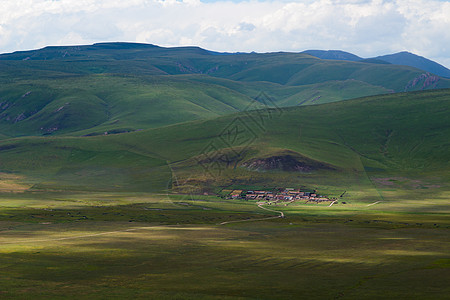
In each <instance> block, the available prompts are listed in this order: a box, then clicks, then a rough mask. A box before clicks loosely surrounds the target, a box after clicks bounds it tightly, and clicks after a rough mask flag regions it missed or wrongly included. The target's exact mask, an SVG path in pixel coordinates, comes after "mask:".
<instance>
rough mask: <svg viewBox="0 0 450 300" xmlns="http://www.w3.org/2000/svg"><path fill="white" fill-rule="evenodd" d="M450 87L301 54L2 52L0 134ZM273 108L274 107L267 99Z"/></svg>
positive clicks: (408, 72)
mask: <svg viewBox="0 0 450 300" xmlns="http://www.w3.org/2000/svg"><path fill="white" fill-rule="evenodd" d="M447 87H450V80H448V79H443V78H440V77H437V76H432V75H429V74H425V73H424V72H423V71H421V70H419V69H415V68H412V67H407V66H398V65H382V64H377V63H365V62H347V61H337V60H321V59H318V58H315V57H312V56H310V55H308V54H303V53H265V54H257V53H240V54H229V53H215V52H211V51H207V50H204V49H201V48H196V47H180V48H162V47H158V46H154V45H146V44H130V43H104V44H95V45H91V46H73V47H47V48H44V49H41V50H34V51H25V52H16V53H12V54H3V55H0V134H3V135H6V136H22V135H49V134H52V135H61V134H72V135H95V134H103V133H105V132H108V133H120V132H129V131H136V130H142V129H148V128H155V127H161V126H166V125H170V124H176V123H182V122H187V121H191V120H198V119H208V118H214V117H217V116H221V115H225V114H229V113H235V112H239V111H244V110H248V109H250V107H249V105H252V107H251V108H252V109H256V108H258V105H256V106H255V105H254V104H255V102H253V99H255V98H257V97H258V96H260V95H261V94H262V93H263V94H265V95H267V97H268V99H270V101H266V102H265V103H261V105H259V107H262V106H267V105H270V106H272V107H286V106H301V105H310V104H321V103H328V102H334V101H341V100H348V99H352V98H356V97H362V96H368V95H377V94H386V93H392V92H401V91H413V90H423V89H439V88H447ZM269 102H270V103H269Z"/></svg>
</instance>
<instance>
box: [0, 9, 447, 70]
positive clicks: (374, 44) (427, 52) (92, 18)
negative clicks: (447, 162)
mask: <svg viewBox="0 0 450 300" xmlns="http://www.w3.org/2000/svg"><path fill="white" fill-rule="evenodd" d="M0 2H1V3H0V53H6V52H13V51H17V50H30V49H37V48H42V47H45V46H49V45H54V46H58V45H80V44H92V43H96V42H116V41H122V42H141V43H150V44H156V45H159V46H200V47H202V48H205V49H208V50H214V51H223V52H251V51H256V52H274V51H291V52H301V51H304V50H307V49H323V50H330V49H332V50H344V51H348V52H351V53H354V54H356V55H359V56H361V57H374V56H378V55H383V54H390V53H395V52H399V51H409V52H413V53H415V54H418V55H421V56H425V57H427V58H429V59H432V60H435V61H437V62H438V63H441V64H443V65H445V66H446V67H448V68H450V0H446V1H442V0H392V1H388V0H317V1H312V0H280V1H274V0H270V1H269V0H227V1H223V0H0Z"/></svg>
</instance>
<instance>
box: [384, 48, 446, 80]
mask: <svg viewBox="0 0 450 300" xmlns="http://www.w3.org/2000/svg"><path fill="white" fill-rule="evenodd" d="M375 58H376V59H380V60H384V61H387V62H389V63H391V64H396V65H405V66H411V67H415V68H418V69H421V70H425V71H427V72H430V73H433V74H436V75H439V76H442V77H447V78H450V70H449V69H447V68H446V67H444V66H443V65H440V64H438V63H436V62H434V61H432V60H429V59H427V58H425V57H422V56H419V55H416V54H413V53H409V52H406V51H404V52H399V53H394V54H390V55H383V56H378V57H375Z"/></svg>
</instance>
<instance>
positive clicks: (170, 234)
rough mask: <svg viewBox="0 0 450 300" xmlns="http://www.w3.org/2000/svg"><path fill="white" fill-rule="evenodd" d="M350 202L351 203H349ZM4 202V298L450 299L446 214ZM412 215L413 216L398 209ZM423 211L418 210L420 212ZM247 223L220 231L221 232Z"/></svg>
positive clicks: (210, 202)
mask: <svg viewBox="0 0 450 300" xmlns="http://www.w3.org/2000/svg"><path fill="white" fill-rule="evenodd" d="M346 200H347V201H349V200H348V199H346ZM349 202H350V203H349V204H346V205H343V204H337V205H333V206H331V207H328V206H327V205H314V204H302V203H294V204H293V205H289V206H287V207H284V206H278V207H276V208H274V207H271V208H272V209H277V210H282V211H284V212H285V215H286V218H278V219H272V220H267V221H255V222H251V221H248V220H251V219H258V218H262V217H266V216H273V215H276V214H275V213H273V214H272V213H270V212H268V211H264V210H261V209H259V208H258V207H257V206H256V204H255V203H254V202H247V201H243V200H224V199H222V198H218V197H216V196H197V197H193V196H190V197H188V196H184V195H166V194H148V193H78V194H77V193H26V192H25V193H13V194H11V193H2V194H1V203H2V204H1V208H0V220H1V221H0V228H1V232H2V234H1V238H0V253H1V255H0V261H1V266H2V268H1V269H0V292H1V295H2V299H30V298H33V299H67V298H76V299H92V298H96V299H123V298H137V299H311V298H314V299H379V298H383V299H445V298H446V297H447V296H448V292H449V288H448V285H447V284H446V283H447V282H448V276H449V273H448V266H449V262H450V256H449V255H448V249H449V248H448V247H449V242H450V241H449V235H448V230H449V226H450V222H449V218H448V211H439V212H436V211H435V212H425V213H424V212H423V210H422V207H421V206H420V205H417V206H413V205H411V203H402V201H399V202H397V203H395V204H391V203H386V204H385V203H379V204H376V205H372V206H367V204H365V203H364V204H361V203H357V202H353V201H352V200H350V201H349ZM402 204H404V205H405V206H408V207H409V209H410V211H409V212H405V211H404V210H402V209H399V210H396V209H393V208H395V207H396V208H399V206H401V205H402ZM414 207H416V209H412V208H414ZM228 220H247V221H244V222H240V223H232V224H227V225H218V223H220V222H222V221H228Z"/></svg>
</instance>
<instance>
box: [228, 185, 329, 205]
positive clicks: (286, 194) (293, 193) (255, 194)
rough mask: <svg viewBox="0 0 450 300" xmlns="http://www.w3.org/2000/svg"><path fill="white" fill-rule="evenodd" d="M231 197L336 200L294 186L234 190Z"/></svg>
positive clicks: (273, 200) (281, 200)
mask: <svg viewBox="0 0 450 300" xmlns="http://www.w3.org/2000/svg"><path fill="white" fill-rule="evenodd" d="M229 197H230V198H231V199H246V200H257V201H270V202H286V201H292V202H293V201H296V200H306V202H310V201H311V202H316V203H319V202H329V201H335V199H330V198H328V197H324V196H322V195H318V194H317V191H314V192H304V191H301V190H300V189H293V188H280V189H277V190H274V191H250V190H248V191H246V190H233V191H232V192H231V193H230V195H229Z"/></svg>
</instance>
